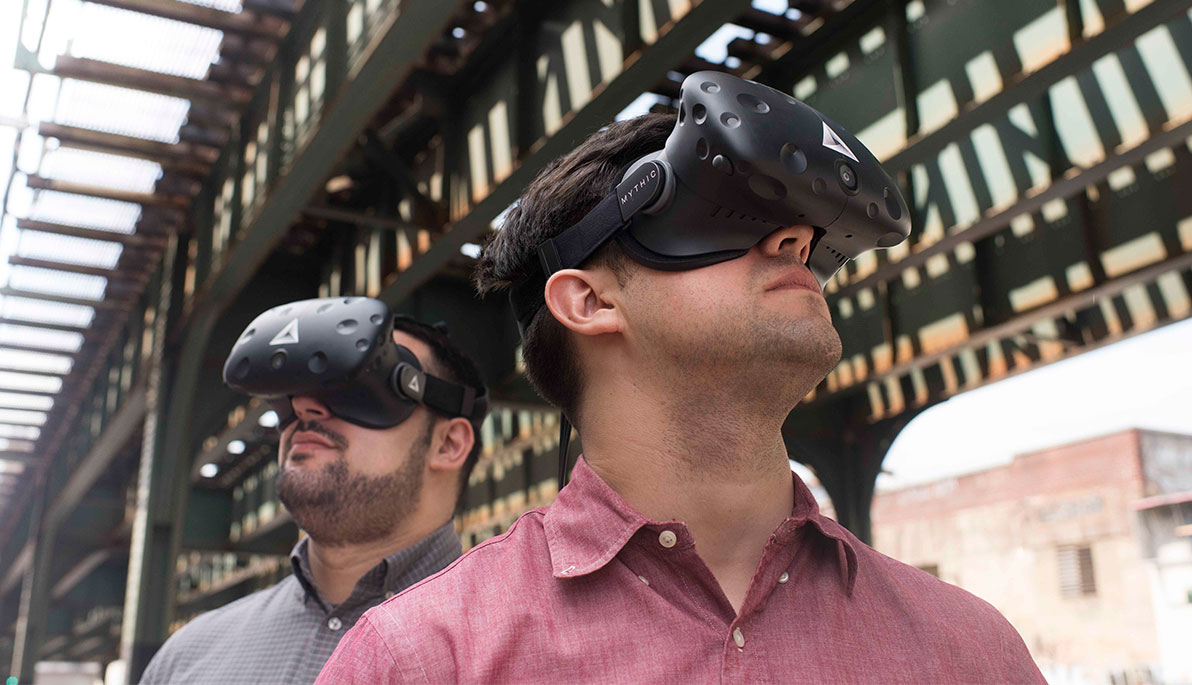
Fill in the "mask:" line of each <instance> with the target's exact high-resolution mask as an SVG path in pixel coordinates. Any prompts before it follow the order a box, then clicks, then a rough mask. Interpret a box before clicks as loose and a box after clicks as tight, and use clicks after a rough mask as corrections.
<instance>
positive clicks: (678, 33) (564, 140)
mask: <svg viewBox="0 0 1192 685" xmlns="http://www.w3.org/2000/svg"><path fill="white" fill-rule="evenodd" d="M749 6H750V5H749V2H748V1H747V0H704V1H703V2H701V3H699V4H698V5H695V6H694V7H692V8H691V9H690V10H689V11H688V12H687V14H685V15H683V16H682V17H680V18H679V19H677V20H675V21H674V22H673V24H671V26H670V27H669V29H668V30H667V31H666V33H665V34H663V35H661V36H660V37H659V38H658V39H657V40H656V41H655V42H654V43H652V44H649V45H646V46H644V47H642V48H641V50H640V51H639V52H637V53H636V54H633V55H627V56H626V60H625V63H626V65H627V66H626V67H625V69H624V71H622V72H621V73H620V74H618V75H617V76H616V77H615V78H613V79H612V81H611V82H609V83H608V84H606V85H605V86H604V87H603V88H599V89H597V91H596V92H595V94H594V95H593V96H592V98H591V99H590V100H588V102H587V103H586V104H584V105H583V106H582V107H580V108H579V109H577V110H574V111H572V112H570V113H568V114H567V115H566V116H565V117H564V120H565V122H566V123H564V124H563V125H562V126H561V127H560V128H559V129H558V130H557V131H555V132H554V133H552V134H550V135H549V136H547V137H545V138H543V139H540V140H538V141H536V142H535V143H534V144H533V145H532V147H531V148H530V152H529V153H528V154H527V155H525V156H524V157H523V158H522V159H521V161H520V163H519V164H518V165H517V166H516V168H514V169H513V171H512V172H511V173H510V174H509V176H508V177H507V178H505V179H504V180H503V181H501V183H500V184H499V185H497V187H496V188H494V189H493V191H492V192H490V193H489V194H488V195H487V196H486V197H485V198H484V199H482V200H480V201H479V202H478V203H476V205H475V206H473V207H472V208H471V211H469V212H468V214H467V215H466V216H464V217H463V218H461V219H459V220H458V221H456V222H455V223H453V224H449V225H448V227H447V231H446V232H445V233H444V234H443V235H441V236H439V238H438V239H437V240H436V241H435V242H434V244H433V245H432V246H431V248H430V250H428V251H427V252H426V253H425V254H423V255H422V256H420V257H418V258H417V259H415V260H414V263H413V264H412V265H411V266H410V268H408V269H406V270H405V271H403V272H402V273H401V274H399V275H398V277H397V278H396V279H395V280H394V281H393V283H391V284H389V285H388V286H387V287H386V288H385V289H384V290H382V291H381V294H380V296H379V297H380V299H382V300H384V301H386V302H389V303H391V304H392V303H396V302H401V301H402V300H404V299H406V298H407V297H409V296H410V295H411V294H412V293H413V292H414V291H415V289H417V288H418V287H419V286H421V285H422V284H423V283H425V282H427V281H428V280H430V279H431V278H432V277H433V276H434V275H435V274H437V273H438V272H439V271H441V270H442V268H443V267H444V266H445V265H446V264H447V263H448V262H449V261H450V260H452V259H454V258H455V257H456V256H457V255H458V254H459V249H460V247H461V246H463V244H464V243H467V242H471V241H474V240H476V239H477V238H479V237H480V236H482V235H484V233H485V232H487V231H488V230H489V225H490V223H491V222H492V220H493V219H494V218H495V217H496V216H497V215H498V214H500V213H501V212H503V211H504V210H505V209H506V208H507V207H509V205H511V204H513V202H514V201H515V200H516V199H517V197H518V196H519V195H520V194H521V191H522V189H523V188H524V187H525V186H526V185H527V184H528V183H529V182H530V181H531V180H533V179H534V177H535V176H537V175H538V172H539V171H541V170H542V168H543V167H545V166H546V164H547V163H548V162H550V161H551V160H553V159H555V158H556V157H559V156H561V155H564V154H566V153H567V152H570V151H571V149H572V148H573V147H575V145H576V144H578V143H579V142H580V141H581V140H583V138H584V137H586V136H587V135H589V134H591V133H593V132H594V131H596V130H597V129H599V128H600V127H601V126H604V125H606V124H607V123H608V122H609V121H611V120H612V118H613V117H614V116H615V115H616V114H617V113H618V112H620V111H621V110H623V109H624V108H625V107H626V106H627V105H629V103H631V102H633V100H634V99H635V98H637V97H638V96H640V95H641V94H642V93H644V92H646V91H648V90H649V89H650V87H651V86H653V85H654V84H655V83H657V82H658V80H659V79H660V78H662V77H663V76H664V75H665V74H666V72H667V71H669V70H671V69H673V68H674V67H675V65H676V64H679V63H681V62H682V61H683V59H685V58H686V57H688V56H689V55H690V54H691V53H692V52H694V51H695V48H697V47H698V46H699V45H700V44H701V43H703V42H704V40H705V39H707V37H708V36H709V35H711V34H712V33H713V32H714V31H715V30H716V29H717V28H719V27H720V26H722V25H724V24H725V23H728V22H730V21H732V19H733V18H735V17H736V16H737V15H739V14H741V12H743V11H745V9H747V8H748V7H749ZM514 58H515V57H514ZM523 106H524V103H523ZM525 116H529V114H528V113H527V112H524V111H523V112H519V113H518V118H519V121H522V120H523V119H522V117H525Z"/></svg>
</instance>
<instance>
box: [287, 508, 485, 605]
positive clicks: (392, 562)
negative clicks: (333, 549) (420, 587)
mask: <svg viewBox="0 0 1192 685" xmlns="http://www.w3.org/2000/svg"><path fill="white" fill-rule="evenodd" d="M309 546H310V538H308V537H307V536H305V535H304V536H303V537H302V539H301V540H299V541H298V544H296V545H294V549H293V551H291V552H290V565H291V566H293V567H294V577H295V578H297V579H298V583H299V584H300V585H301V586H302V590H303V593H304V595H305V599H314V600H315V601H316V602H318V603H319V604H321V605H323V607H324V609H327V608H328V605H327V604H326V602H324V601H323V600H322V598H321V597H320V596H319V591H318V588H316V587H315V584H314V576H313V575H312V574H311V571H310V550H309ZM462 552H463V547H462V546H461V545H460V542H459V536H458V535H456V533H455V524H454V523H452V522H451V521H448V522H447V523H446V524H444V525H443V526H442V527H440V528H439V529H438V530H436V531H434V532H433V533H431V534H430V535H428V536H426V537H424V538H422V539H421V540H419V541H418V542H416V543H414V544H413V545H410V546H409V547H406V548H405V549H401V550H398V551H396V552H394V553H393V554H390V555H389V556H387V557H385V558H384V559H381V561H380V562H378V563H377V565H376V566H373V567H372V568H371V569H369V571H368V572H367V573H365V574H364V575H363V576H361V578H360V580H358V581H356V587H355V588H354V589H353V590H352V594H351V595H350V596H349V597H348V599H347V600H345V601H344V603H343V605H341V606H342V607H345V608H346V607H349V606H354V605H356V604H359V603H362V602H371V601H375V600H376V598H377V597H381V596H392V595H393V594H396V593H398V592H401V591H402V590H404V589H406V588H408V587H410V586H411V585H413V584H414V583H417V582H418V581H420V580H422V579H423V578H424V577H426V574H425V572H424V569H425V568H427V567H428V566H433V567H434V568H438V569H441V568H444V567H446V566H447V564H449V563H451V562H452V561H453V560H454V559H456V558H457V557H459V555H460V554H461V553H462ZM423 557H427V559H423ZM419 560H422V561H423V563H417V564H416V563H415V562H417V561H419ZM426 562H430V563H429V564H428V563H426ZM415 567H417V568H415Z"/></svg>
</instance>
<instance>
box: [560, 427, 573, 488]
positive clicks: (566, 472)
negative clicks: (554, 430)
mask: <svg viewBox="0 0 1192 685" xmlns="http://www.w3.org/2000/svg"><path fill="white" fill-rule="evenodd" d="M570 446H571V422H570V421H568V420H567V417H566V416H564V415H563V412H559V490H562V489H563V486H564V485H567V481H568V480H570V476H571V469H569V468H567V448H568V447H570Z"/></svg>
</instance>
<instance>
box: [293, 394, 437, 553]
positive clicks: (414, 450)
mask: <svg viewBox="0 0 1192 685" xmlns="http://www.w3.org/2000/svg"><path fill="white" fill-rule="evenodd" d="M433 428H434V419H433V417H431V418H430V419H428V421H427V424H426V428H425V430H424V431H423V433H422V435H421V437H420V438H419V439H418V440H417V441H415V443H414V444H412V445H410V449H409V452H408V454H407V455H406V458H405V459H404V460H403V461H402V465H401V466H399V467H398V468H397V469H395V470H394V471H392V472H390V473H387V474H384V475H380V476H370V475H365V474H360V473H353V472H352V471H351V469H350V468H349V467H348V460H347V457H346V456H345V452H346V449H347V446H348V441H347V439H345V438H344V437H343V436H342V435H341V434H339V433H336V432H335V431H332V430H330V429H328V428H326V427H325V426H322V425H320V424H319V423H317V422H314V421H304V422H300V423H299V425H298V426H297V427H296V428H295V430H294V431H293V432H292V433H290V435H293V434H294V433H297V432H299V431H310V432H313V433H318V434H320V435H322V436H324V437H326V438H328V439H330V440H331V441H332V442H334V443H335V444H336V445H337V446H338V447H339V452H338V456H337V457H336V458H335V459H334V460H333V461H331V462H329V463H327V464H326V465H324V466H323V467H322V468H320V469H317V470H310V471H299V470H297V469H286V468H283V469H282V470H281V472H280V473H279V474H278V476H277V494H278V498H279V499H280V500H281V502H282V504H284V505H285V507H286V510H287V511H289V512H290V515H291V516H292V517H293V518H294V521H295V523H297V524H298V526H299V527H300V528H302V529H303V530H305V531H306V533H307V534H308V535H310V537H311V539H312V540H314V541H316V542H317V543H319V544H320V545H327V546H329V547H334V546H342V545H347V544H363V543H368V542H375V541H377V540H380V539H382V538H384V537H385V536H387V535H391V534H392V533H393V531H394V529H396V528H397V526H398V524H399V523H400V522H401V521H402V520H403V519H405V518H407V517H409V515H410V514H411V513H412V512H413V510H414V507H415V506H416V505H417V504H418V498H419V496H420V495H421V491H422V474H423V470H424V468H425V466H426V456H427V453H428V452H429V450H430V443H431V436H432V434H433ZM282 454H285V455H288V454H289V440H288V439H285V438H283V441H282Z"/></svg>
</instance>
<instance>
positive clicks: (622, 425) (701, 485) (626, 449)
mask: <svg viewBox="0 0 1192 685" xmlns="http://www.w3.org/2000/svg"><path fill="white" fill-rule="evenodd" d="M614 368H615V367H614ZM721 376H722V377H723V378H721V379H719V380H722V381H723V382H717V380H718V377H721ZM732 378H733V375H732V374H707V375H705V376H703V377H701V378H699V379H694V380H698V381H699V387H684V386H685V381H687V382H690V381H691V380H693V379H691V374H681V373H674V374H666V375H665V377H656V378H651V377H649V375H648V374H647V375H637V376H635V377H633V378H632V379H631V380H627V379H624V378H609V379H605V380H604V381H603V382H601V383H600V384H599V385H598V386H597V385H596V384H593V386H590V388H589V390H590V392H589V393H587V394H586V397H585V402H584V405H585V410H584V414H583V416H582V417H581V423H582V424H583V425H582V427H581V434H582V436H583V443H584V455H585V459H586V460H587V461H588V463H589V465H590V466H591V467H592V469H593V470H594V471H596V473H597V474H598V475H600V477H601V478H603V479H604V480H605V482H607V483H608V484H609V485H610V486H611V487H612V488H613V489H614V490H616V491H617V493H618V494H619V495H621V497H622V498H623V499H624V500H625V501H626V503H628V504H629V505H630V506H631V507H633V508H634V509H635V510H637V511H639V512H640V513H642V514H643V515H645V516H647V517H649V518H651V519H653V520H655V521H666V520H680V521H683V522H684V523H685V524H686V525H687V527H688V529H689V530H690V531H691V534H692V536H693V537H694V538H695V542H696V549H697V551H698V552H699V555H700V557H701V558H702V559H703V561H704V562H705V563H706V564H707V565H708V567H709V569H710V570H711V571H712V573H713V575H714V576H716V578H717V580H718V581H719V582H720V585H721V588H722V589H723V590H724V592H725V595H726V597H727V598H728V599H729V601H730V602H731V603H732V605H733V607H734V608H736V609H738V610H739V609H740V605H741V603H742V602H743V601H744V597H745V591H746V590H747V589H748V586H749V580H750V579H751V578H752V576H753V572H754V571H755V569H756V568H757V564H758V562H759V560H760V559H761V555H762V550H763V548H764V547H765V544H766V541H767V540H768V539H769V536H770V535H771V534H772V533H773V532H774V529H775V528H776V527H777V526H778V525H779V524H780V523H781V522H782V520H783V519H785V518H786V517H788V516H790V512H791V509H792V506H793V498H794V490H793V488H792V486H791V473H790V464H789V462H788V458H787V453H786V448H785V446H784V444H783V441H782V423H783V421H784V420H785V418H786V415H787V413H789V408H790V407H789V406H787V403H786V402H784V401H783V399H782V397H781V395H782V393H778V394H777V395H776V394H775V393H772V392H769V391H768V389H761V388H759V387H758V386H757V385H756V384H754V385H750V384H749V381H748V380H746V381H744V382H743V381H740V380H737V381H733V380H732ZM709 381H711V382H709ZM742 386H747V387H742ZM793 404H794V402H793V401H792V402H790V406H793ZM627 429H628V430H627Z"/></svg>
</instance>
